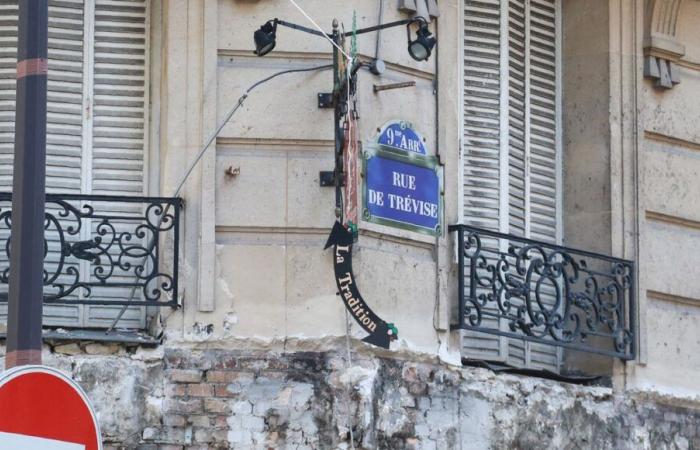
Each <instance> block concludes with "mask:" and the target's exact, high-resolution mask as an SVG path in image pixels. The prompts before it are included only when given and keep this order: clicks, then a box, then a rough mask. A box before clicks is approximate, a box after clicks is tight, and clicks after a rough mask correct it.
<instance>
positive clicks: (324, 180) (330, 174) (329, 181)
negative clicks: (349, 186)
mask: <svg viewBox="0 0 700 450" xmlns="http://www.w3.org/2000/svg"><path fill="white" fill-rule="evenodd" d="M318 181H319V185H320V186H321V187H333V186H335V172H334V171H333V170H322V171H320V172H319V173H318ZM340 185H341V186H345V180H344V179H341V180H340Z"/></svg>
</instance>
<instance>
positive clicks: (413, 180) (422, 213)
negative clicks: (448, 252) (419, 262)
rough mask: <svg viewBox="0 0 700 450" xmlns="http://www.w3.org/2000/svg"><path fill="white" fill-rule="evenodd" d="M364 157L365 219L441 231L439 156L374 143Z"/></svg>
mask: <svg viewBox="0 0 700 450" xmlns="http://www.w3.org/2000/svg"><path fill="white" fill-rule="evenodd" d="M363 159H364V164H363V172H364V175H363V180H364V182H363V218H364V220H366V221H368V222H374V223H379V224H382V225H388V226H394V227H398V228H403V229H408V230H412V231H417V232H420V233H426V234H431V235H437V234H439V233H440V230H441V227H440V223H441V221H440V219H441V217H442V168H441V167H440V166H439V165H438V163H437V160H436V158H435V157H432V156H421V155H418V154H415V153H409V152H398V151H396V150H389V149H387V148H386V147H383V146H376V145H370V146H368V148H367V150H366V151H365V152H364V158H363Z"/></svg>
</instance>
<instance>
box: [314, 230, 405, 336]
mask: <svg viewBox="0 0 700 450" xmlns="http://www.w3.org/2000/svg"><path fill="white" fill-rule="evenodd" d="M352 242H353V238H352V233H350V232H349V231H348V230H347V229H346V228H345V227H344V226H343V225H342V224H341V223H340V222H336V223H335V225H333V229H332V230H331V234H330V236H329V237H328V242H326V246H325V247H324V249H327V248H328V247H331V246H333V268H334V269H335V283H336V284H337V286H338V295H340V297H341V298H342V299H343V303H345V307H346V308H347V309H348V312H350V314H351V315H352V316H353V317H354V318H355V321H356V322H357V323H358V324H360V326H361V327H362V328H363V329H364V330H365V331H366V332H368V333H369V336H367V337H366V338H364V339H362V340H363V341H364V342H367V343H368V344H372V345H376V346H377V347H382V348H389V344H390V343H391V341H394V340H396V339H397V338H398V330H397V329H396V327H395V326H394V324H393V323H386V322H385V321H383V320H382V319H380V318H379V317H378V316H377V315H376V314H375V313H374V312H373V311H372V310H371V309H370V308H369V306H367V303H365V301H364V299H363V298H362V295H360V291H359V290H358V289H357V283H356V282H355V275H354V274H353V273H352Z"/></svg>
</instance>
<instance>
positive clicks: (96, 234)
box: [0, 193, 182, 307]
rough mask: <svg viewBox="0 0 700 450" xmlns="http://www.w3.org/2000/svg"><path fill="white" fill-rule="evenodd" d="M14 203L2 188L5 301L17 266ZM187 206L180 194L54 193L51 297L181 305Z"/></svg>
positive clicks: (47, 241) (47, 237) (47, 252)
mask: <svg viewBox="0 0 700 450" xmlns="http://www.w3.org/2000/svg"><path fill="white" fill-rule="evenodd" d="M11 204H12V198H11V194H9V193H0V242H2V243H4V245H3V247H2V248H1V249H0V301H7V284H8V283H9V278H10V275H9V274H10V270H11V268H10V266H9V261H10V252H11V245H10V234H11V228H12V210H11V206H12V205H11ZM181 207H182V200H181V199H179V198H161V197H119V196H106V195H71V194H48V195H47V196H46V219H45V225H44V303H46V304H86V305H131V306H171V307H177V306H178V295H177V293H178V279H177V273H178V247H179V234H180V210H181ZM134 289H135V291H134ZM130 293H131V294H130Z"/></svg>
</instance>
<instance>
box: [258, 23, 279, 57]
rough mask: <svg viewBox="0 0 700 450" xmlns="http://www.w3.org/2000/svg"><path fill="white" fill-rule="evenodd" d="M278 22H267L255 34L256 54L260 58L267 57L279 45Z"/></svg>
mask: <svg viewBox="0 0 700 450" xmlns="http://www.w3.org/2000/svg"><path fill="white" fill-rule="evenodd" d="M276 33H277V20H270V21H268V22H266V23H265V24H264V25H263V26H261V27H260V29H259V30H257V31H256V32H255V33H254V34H253V40H255V52H254V53H255V54H256V55H258V56H265V55H267V54H268V53H270V52H271V51H272V49H273V48H275V44H276V43H277V37H276Z"/></svg>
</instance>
